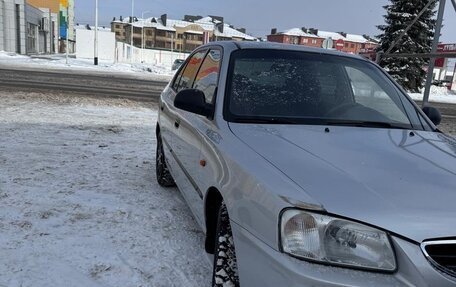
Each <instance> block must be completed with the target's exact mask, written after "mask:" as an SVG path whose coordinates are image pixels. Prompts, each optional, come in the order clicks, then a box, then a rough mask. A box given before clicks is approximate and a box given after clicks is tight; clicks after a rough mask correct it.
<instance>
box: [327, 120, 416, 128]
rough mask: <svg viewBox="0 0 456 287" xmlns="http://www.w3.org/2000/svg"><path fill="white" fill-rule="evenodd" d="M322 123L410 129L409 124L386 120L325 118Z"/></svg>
mask: <svg viewBox="0 0 456 287" xmlns="http://www.w3.org/2000/svg"><path fill="white" fill-rule="evenodd" d="M324 124H326V125H331V126H349V127H364V128H386V129H404V130H407V129H412V127H411V126H410V125H406V124H396V123H387V122H373V121H351V120H325V121H324Z"/></svg>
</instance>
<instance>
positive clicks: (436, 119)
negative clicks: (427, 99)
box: [423, 106, 442, 126]
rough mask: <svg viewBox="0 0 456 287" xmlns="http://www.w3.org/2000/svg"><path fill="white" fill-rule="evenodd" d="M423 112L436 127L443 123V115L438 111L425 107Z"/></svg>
mask: <svg viewBox="0 0 456 287" xmlns="http://www.w3.org/2000/svg"><path fill="white" fill-rule="evenodd" d="M423 112H424V113H425V114H426V116H428V118H429V119H430V120H431V122H433V123H434V125H436V126H438V125H440V122H441V121H442V115H441V114H440V111H439V110H438V109H436V108H434V107H431V106H425V107H423Z"/></svg>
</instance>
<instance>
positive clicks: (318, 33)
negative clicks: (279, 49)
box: [267, 28, 378, 54]
mask: <svg viewBox="0 0 456 287" xmlns="http://www.w3.org/2000/svg"><path fill="white" fill-rule="evenodd" d="M267 39H268V41H270V42H277V43H286V44H295V45H303V46H310V47H320V48H321V47H322V46H323V42H324V41H325V40H326V39H331V40H332V43H333V47H332V48H333V49H336V50H340V51H343V52H346V53H350V54H369V53H372V52H373V51H375V49H376V48H377V46H378V42H377V41H376V40H375V39H372V38H371V37H369V36H367V35H356V34H348V33H344V32H329V31H322V30H318V29H314V28H311V29H307V28H292V29H289V30H286V31H283V32H277V29H275V28H274V29H272V30H271V34H270V35H268V36H267Z"/></svg>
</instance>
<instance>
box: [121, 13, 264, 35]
mask: <svg viewBox="0 0 456 287" xmlns="http://www.w3.org/2000/svg"><path fill="white" fill-rule="evenodd" d="M137 20H138V21H136V22H134V23H133V26H134V27H154V28H156V29H158V30H165V31H176V28H186V27H188V26H190V25H198V26H199V27H201V28H202V30H204V31H207V32H214V35H215V36H217V37H226V38H233V37H234V38H240V39H244V40H251V41H254V40H256V38H255V37H252V36H250V35H247V34H245V33H242V32H240V31H238V30H236V29H234V28H232V27H231V26H230V25H228V24H223V33H222V32H220V31H219V30H218V29H217V28H216V24H219V23H221V22H220V21H217V20H216V19H213V18H212V17H210V16H208V17H204V18H201V19H199V20H197V21H195V22H189V21H184V20H174V19H166V25H164V24H163V22H162V19H161V17H151V18H147V19H137ZM113 22H114V23H129V22H130V18H129V17H126V18H124V19H123V20H122V21H120V20H116V21H113ZM188 33H194V34H203V31H197V30H195V29H190V30H189V31H188Z"/></svg>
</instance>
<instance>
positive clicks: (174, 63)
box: [172, 59, 185, 71]
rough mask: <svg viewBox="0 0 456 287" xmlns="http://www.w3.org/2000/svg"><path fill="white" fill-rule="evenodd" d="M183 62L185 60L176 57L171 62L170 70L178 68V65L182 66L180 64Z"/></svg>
mask: <svg viewBox="0 0 456 287" xmlns="http://www.w3.org/2000/svg"><path fill="white" fill-rule="evenodd" d="M184 62H185V60H182V59H176V60H174V62H173V67H172V70H173V71H174V70H177V69H179V68H180V66H182V64H183V63H184Z"/></svg>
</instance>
